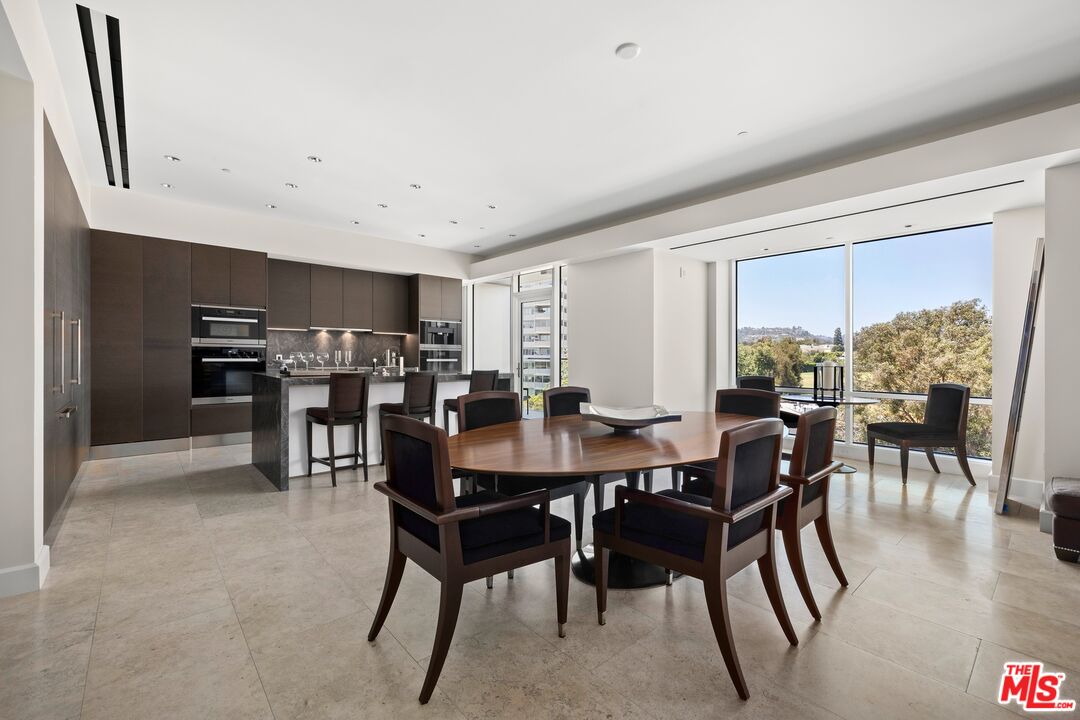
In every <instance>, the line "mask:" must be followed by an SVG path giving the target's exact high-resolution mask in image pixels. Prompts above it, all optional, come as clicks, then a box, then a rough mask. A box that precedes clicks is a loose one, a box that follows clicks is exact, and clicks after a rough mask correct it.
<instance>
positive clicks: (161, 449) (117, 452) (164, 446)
mask: <svg viewBox="0 0 1080 720" xmlns="http://www.w3.org/2000/svg"><path fill="white" fill-rule="evenodd" d="M190 449H191V438H186V437H185V438H173V439H171V440H145V441H143V442H130V443H118V444H116V445H94V446H93V447H91V448H90V459H91V460H108V459H111V458H122V457H132V456H135V455H155V454H157V453H168V452H179V451H183V450H190Z"/></svg>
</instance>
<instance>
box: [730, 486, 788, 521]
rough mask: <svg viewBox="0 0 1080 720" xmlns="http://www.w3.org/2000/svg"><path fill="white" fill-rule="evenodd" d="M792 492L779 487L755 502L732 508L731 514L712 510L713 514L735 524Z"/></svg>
mask: <svg viewBox="0 0 1080 720" xmlns="http://www.w3.org/2000/svg"><path fill="white" fill-rule="evenodd" d="M792 492H793V491H792V489H791V488H789V487H787V486H786V485H781V486H780V487H778V488H776V489H775V490H773V491H772V492H771V493H768V494H766V495H762V496H761V497H759V498H758V499H756V500H751V501H750V502H748V503H746V504H745V505H740V506H739V507H737V508H734V509H733V510H732V511H731V512H724V511H723V510H714V512H715V513H716V514H717V515H719V516H720V517H721V518H722V519H723V521H724V522H728V523H737V522H739V521H740V520H745V519H746V518H748V517H750V516H751V515H753V514H754V513H756V512H761V511H762V510H764V509H765V508H767V507H769V506H770V505H775V504H776V503H778V502H780V501H781V500H783V499H784V498H786V497H787V496H788V495H790V494H791V493H792Z"/></svg>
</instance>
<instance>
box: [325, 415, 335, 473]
mask: <svg viewBox="0 0 1080 720" xmlns="http://www.w3.org/2000/svg"><path fill="white" fill-rule="evenodd" d="M326 448H327V450H329V451H330V458H329V460H330V484H331V485H333V486H334V487H337V453H336V452H335V451H334V424H333V423H327V425H326Z"/></svg>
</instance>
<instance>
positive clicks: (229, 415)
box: [191, 403, 251, 437]
mask: <svg viewBox="0 0 1080 720" xmlns="http://www.w3.org/2000/svg"><path fill="white" fill-rule="evenodd" d="M236 432H251V403H221V404H220V405H196V406H195V407H193V408H191V434H192V436H193V437H194V436H199V435H224V434H226V433H236Z"/></svg>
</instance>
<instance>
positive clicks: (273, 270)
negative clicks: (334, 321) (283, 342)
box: [266, 258, 370, 330]
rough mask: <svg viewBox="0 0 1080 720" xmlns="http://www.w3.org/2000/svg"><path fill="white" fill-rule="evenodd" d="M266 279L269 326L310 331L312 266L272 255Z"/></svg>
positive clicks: (267, 265)
mask: <svg viewBox="0 0 1080 720" xmlns="http://www.w3.org/2000/svg"><path fill="white" fill-rule="evenodd" d="M266 278H267V279H266V324H267V327H269V328H270V329H277V330H307V329H308V328H309V327H310V326H311V324H312V323H311V266H310V265H308V264H307V263H299V262H291V261H289V260H275V259H273V258H271V259H270V260H267V262H266ZM369 304H370V303H369Z"/></svg>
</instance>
